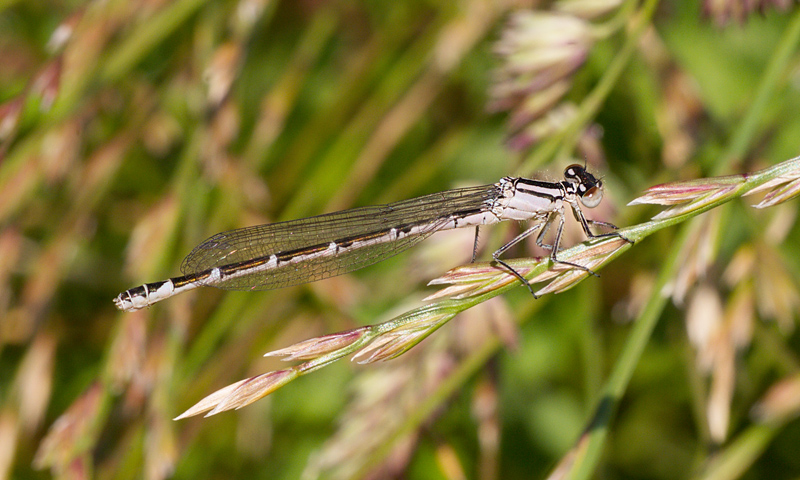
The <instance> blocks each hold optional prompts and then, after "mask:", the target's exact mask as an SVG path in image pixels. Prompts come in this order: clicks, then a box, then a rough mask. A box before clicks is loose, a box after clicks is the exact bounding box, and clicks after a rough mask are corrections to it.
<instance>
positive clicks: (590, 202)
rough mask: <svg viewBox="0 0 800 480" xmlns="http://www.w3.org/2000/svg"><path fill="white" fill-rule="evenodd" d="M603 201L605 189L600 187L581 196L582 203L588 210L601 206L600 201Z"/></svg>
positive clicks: (593, 188) (591, 189)
mask: <svg viewBox="0 0 800 480" xmlns="http://www.w3.org/2000/svg"><path fill="white" fill-rule="evenodd" d="M602 199H603V189H602V188H600V187H599V186H598V187H592V188H590V189H589V190H587V191H586V193H584V194H583V195H581V203H582V204H584V205H585V206H586V208H594V207H596V206H598V205H600V200H602Z"/></svg>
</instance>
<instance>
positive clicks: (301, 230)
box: [114, 165, 619, 311]
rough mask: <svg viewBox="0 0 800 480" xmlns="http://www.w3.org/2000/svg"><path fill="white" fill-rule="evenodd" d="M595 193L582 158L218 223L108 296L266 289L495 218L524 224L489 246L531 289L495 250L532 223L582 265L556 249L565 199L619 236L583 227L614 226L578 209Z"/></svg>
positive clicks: (367, 261)
mask: <svg viewBox="0 0 800 480" xmlns="http://www.w3.org/2000/svg"><path fill="white" fill-rule="evenodd" d="M602 198H603V185H602V182H601V181H600V180H599V179H597V178H595V177H594V176H593V175H592V174H591V173H589V172H587V171H586V169H585V167H583V166H581V165H570V166H569V167H567V168H566V169H565V170H564V180H562V181H559V182H546V181H540V180H531V179H528V178H522V177H505V178H503V179H501V180H500V181H499V182H497V183H495V184H492V185H484V186H480V187H468V188H462V189H457V190H448V191H444V192H440V193H434V194H431V195H425V196H423V197H417V198H413V199H410V200H403V201H400V202H395V203H390V204H387V205H379V206H374V207H364V208H356V209H352V210H345V211H341V212H335V213H328V214H325V215H319V216H316V217H310V218H304V219H300V220H291V221H287V222H279V223H272V224H267V225H257V226H253V227H246V228H240V229H237V230H231V231H228V232H223V233H218V234H216V235H214V236H212V237H211V238H209V239H208V240H206V241H205V242H203V243H201V244H200V245H198V246H197V247H195V248H194V250H192V252H191V253H190V254H189V255H188V256H187V257H186V258H185V259H184V261H183V264H182V266H181V270H182V271H183V276H180V277H175V278H170V279H169V280H164V281H161V282H155V283H148V284H145V285H141V286H139V287H136V288H132V289H130V290H127V291H125V292H123V293H120V294H119V295H118V296H117V297H116V298H115V299H114V303H115V304H116V305H117V308H119V309H120V310H126V311H133V310H138V309H140V308H144V307H147V306H150V305H152V304H154V303H156V302H159V301H161V300H164V299H166V298H169V297H171V296H173V295H176V294H178V293H181V292H184V291H187V290H192V289H194V288H197V287H200V286H210V287H217V288H222V289H226V290H271V289H276V288H283V287H288V286H291V285H298V284H302V283H306V282H313V281H316V280H322V279H325V278H329V277H333V276H336V275H341V274H344V273H348V272H352V271H354V270H357V269H359V268H362V267H365V266H367V265H371V264H373V263H376V262H379V261H381V260H384V259H386V258H389V257H391V256H393V255H396V254H398V253H400V252H401V251H403V250H405V249H407V248H409V247H411V246H412V245H415V244H416V243H417V242H420V241H422V240H423V239H425V238H426V237H428V235H430V234H432V233H434V232H437V231H440V230H449V229H453V228H463V227H476V240H477V228H479V227H480V226H482V225H491V224H494V223H498V222H502V221H505V220H519V221H531V222H532V223H533V224H532V226H531V227H530V228H528V229H527V230H525V231H524V232H522V233H521V234H519V235H517V236H516V237H515V238H514V239H513V240H511V241H510V242H508V243H507V244H505V245H504V246H502V247H500V248H499V249H498V250H497V251H495V252H494V253H493V254H492V258H493V259H494V261H495V262H496V263H497V264H499V265H500V266H501V267H502V268H504V269H506V270H508V271H509V272H511V273H512V274H514V275H515V276H516V277H517V278H518V279H519V280H520V281H521V282H522V283H523V284H524V285H526V286H527V287H528V289H529V290H530V291H531V293H533V289H532V288H531V286H530V285H529V284H528V282H527V280H525V278H523V277H522V276H521V275H520V274H519V273H517V272H516V271H515V270H514V269H513V268H511V267H510V266H509V265H508V264H506V263H505V262H504V261H503V260H502V259H501V258H500V255H502V254H503V253H504V252H505V251H506V250H508V249H509V248H511V247H512V246H513V245H515V244H517V243H518V242H520V241H521V240H523V239H525V238H526V237H528V236H530V235H531V234H533V233H534V232H536V231H538V232H539V234H538V235H537V237H536V243H537V244H538V245H539V246H542V247H544V248H546V249H549V250H550V259H551V260H552V262H553V263H561V264H568V265H571V266H573V267H577V268H581V269H584V270H585V267H582V266H580V265H577V264H573V263H569V262H565V261H562V260H559V259H558V251H559V247H560V243H561V236H562V232H563V229H564V223H565V214H564V213H565V210H566V208H567V207H569V208H571V209H572V211H573V213H574V214H575V218H577V219H578V221H579V222H580V224H581V227H582V228H583V231H584V232H585V234H586V236H587V237H589V238H597V237H604V236H619V234H617V233H615V232H611V233H603V234H595V233H593V232H592V231H591V229H590V228H589V226H590V225H600V226H603V227H607V228H609V229H616V228H617V227H615V226H614V225H612V224H609V223H605V222H597V221H593V220H589V219H587V218H586V217H585V216H584V214H583V211H582V210H581V205H583V206H584V207H587V208H594V207H596V206H597V205H598V204H599V203H600V201H601V200H602ZM553 225H556V231H555V235H554V240H553V243H552V244H551V245H548V244H545V243H544V238H545V235H546V234H547V232H548V231H549V229H550V228H551V226H553ZM473 260H474V258H473ZM591 273H593V272H591ZM534 296H535V295H534Z"/></svg>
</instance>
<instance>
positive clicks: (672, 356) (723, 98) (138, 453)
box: [0, 0, 800, 479]
mask: <svg viewBox="0 0 800 480" xmlns="http://www.w3.org/2000/svg"><path fill="white" fill-rule="evenodd" d="M748 5H749V7H746V6H745V4H740V3H739V2H722V1H718V2H712V1H709V2H707V3H705V4H700V3H695V2H662V3H658V2H655V1H650V2H647V3H643V4H639V3H638V2H631V1H628V2H626V3H623V4H620V5H618V4H617V2H609V3H608V4H603V3H602V2H586V1H584V0H582V1H578V0H572V1H565V2H557V3H555V4H545V5H533V4H532V3H531V2H515V1H510V0H509V1H503V0H499V1H484V0H464V1H458V2H449V1H441V2H439V1H414V0H409V1H405V0H404V1H398V2H353V1H346V0H343V1H336V0H334V1H328V2H325V1H310V0H307V1H299V2H272V1H269V0H241V1H239V2H202V1H197V0H177V1H174V2H169V1H164V0H151V1H147V2H121V1H117V0H110V1H106V2H92V3H81V2H47V1H33V2H18V1H14V0H9V1H5V2H0V478H15V479H35V478H50V477H57V478H150V479H159V478H169V477H173V478H301V477H302V478H317V477H322V478H409V479H438V478H441V479H461V478H486V479H491V478H502V479H516V478H543V477H547V476H548V475H549V474H553V475H556V476H557V475H558V472H559V471H558V470H555V471H554V469H556V467H557V466H563V465H564V464H565V462H566V463H567V464H568V463H569V462H570V460H571V459H574V458H578V459H580V458H582V455H584V454H585V452H584V451H582V450H581V448H582V447H581V445H582V444H581V442H580V439H581V438H582V437H581V435H582V433H583V432H584V430H585V429H587V428H588V427H589V425H590V422H592V418H593V414H594V413H593V412H595V409H596V408H597V406H598V402H599V401H600V400H601V391H602V389H603V388H604V385H605V382H606V379H607V378H608V376H609V372H610V371H611V370H612V369H614V368H615V367H616V366H619V365H618V364H617V362H618V359H619V355H620V351H621V350H622V348H623V345H625V344H626V342H628V341H629V340H630V339H629V335H630V333H631V330H632V324H634V323H635V322H636V321H637V320H638V319H640V318H641V316H642V306H643V305H644V304H645V303H646V302H647V301H648V299H654V298H664V297H669V298H670V301H669V302H668V303H667V304H666V305H665V306H664V307H663V308H662V309H660V310H659V311H658V312H657V315H658V316H659V320H658V325H657V327H656V329H655V331H654V332H653V334H652V336H651V337H650V338H648V339H647V340H646V342H647V343H646V348H645V350H644V352H643V354H642V355H641V358H638V359H637V360H636V361H635V363H633V364H631V365H629V366H630V368H635V371H634V374H633V377H632V379H631V382H630V384H629V385H628V386H627V389H626V390H625V394H624V396H623V397H622V398H620V399H618V400H619V403H618V405H617V407H618V408H617V409H616V415H615V416H613V418H612V419H611V420H610V421H609V422H608V423H607V424H604V425H605V428H607V431H606V433H607V436H606V437H605V438H604V439H603V441H602V446H601V452H600V454H599V457H598V460H595V461H594V463H592V464H591V466H590V467H589V473H588V474H586V472H584V475H588V476H591V477H596V478H610V479H633V478H637V479H639V478H641V479H651V478H657V479H661V478H663V479H674V478H694V477H698V478H796V477H797V476H798V475H800V456H798V455H797V451H798V445H800V424H798V422H797V421H796V420H794V418H795V416H796V414H797V412H798V411H800V406H798V404H800V379H799V377H798V376H799V374H798V372H800V358H798V347H800V344H798V336H797V333H796V328H795V323H796V321H797V317H798V312H797V310H798V305H800V293H799V292H800V291H799V289H798V287H799V286H800V285H798V279H800V255H799V254H798V252H799V249H798V245H800V227H798V224H797V221H796V217H797V201H794V202H789V203H787V204H784V205H782V206H778V207H775V208H772V209H768V210H763V211H761V210H759V211H756V210H754V209H751V208H749V207H747V206H746V204H745V203H743V202H740V201H736V202H733V203H732V204H730V205H726V206H724V207H722V208H719V209H717V210H715V211H714V212H711V213H709V214H705V215H704V216H703V217H701V218H700V219H698V221H696V222H692V223H690V224H687V225H686V226H685V227H684V228H682V229H678V228H675V229H669V230H665V231H662V232H659V233H658V234H657V235H654V236H653V237H651V238H649V239H647V240H646V241H644V242H641V244H637V245H635V246H634V248H633V249H631V251H630V252H629V253H627V254H625V255H623V256H622V257H621V258H619V259H617V260H616V261H615V262H614V263H612V264H611V265H609V266H608V267H607V268H604V269H603V270H602V272H600V273H601V275H602V277H601V278H591V279H589V280H587V281H584V282H582V283H581V284H580V285H578V286H577V287H576V288H574V289H572V290H570V291H568V292H565V293H560V294H558V295H548V296H545V297H543V298H541V299H539V300H534V299H533V298H532V297H531V296H530V294H529V293H528V292H527V290H526V289H525V288H518V289H516V290H515V291H513V292H512V293H510V294H508V295H504V296H502V297H498V298H495V299H493V300H491V301H489V302H486V303H484V304H481V305H479V306H478V307H475V308H473V309H471V310H469V311H467V312H465V313H463V314H461V315H458V316H457V317H456V318H454V319H453V320H452V321H450V323H449V324H448V325H446V326H445V327H443V328H442V329H441V330H440V331H438V332H436V333H435V334H434V335H432V336H431V337H430V338H428V339H426V340H425V341H424V342H423V343H422V344H420V345H419V346H417V347H415V348H414V349H413V350H411V351H410V352H408V353H407V354H405V355H404V356H402V357H400V358H398V359H396V360H393V361H391V362H386V363H380V364H373V365H366V366H360V365H357V364H356V363H354V362H347V361H343V362H338V363H335V364H333V365H330V366H328V367H326V368H324V369H321V370H319V371H317V372H314V373H313V374H310V375H307V376H304V377H303V378H301V379H299V380H297V381H296V382H292V383H290V384H289V385H287V386H285V387H283V388H282V389H280V390H278V391H277V392H275V393H274V394H272V395H270V396H268V397H267V398H265V399H263V400H260V401H259V402H256V403H255V404H253V405H250V406H247V407H245V408H243V409H241V410H238V411H235V412H225V413H221V414H219V415H216V416H213V417H211V418H208V419H204V418H202V417H194V418H190V419H187V420H181V421H177V422H175V421H173V420H172V418H174V417H175V416H177V415H179V414H180V413H182V412H183V411H185V410H186V409H187V408H189V407H190V406H191V405H193V404H194V403H196V402H197V401H199V400H200V399H202V398H203V397H205V396H206V395H208V394H210V393H212V392H213V391H215V390H216V389H218V388H222V387H224V386H226V385H228V384H231V383H234V382H236V381H239V380H241V379H243V378H247V377H251V376H254V375H258V374H261V373H264V372H268V371H270V370H275V369H279V368H282V367H281V365H282V364H281V363H280V362H278V361H277V360H272V359H264V358H262V355H263V354H264V353H266V352H268V351H271V350H275V349H278V348H283V347H286V346H289V345H291V344H293V343H295V342H299V341H302V340H305V339H307V338H311V337H313V336H317V335H324V334H328V333H334V332H338V331H342V330H347V329H350V328H354V327H357V326H361V325H367V324H375V323H379V322H381V321H385V320H388V319H390V318H391V317H393V316H394V315H397V314H399V313H401V312H403V311H406V310H409V309H411V308H415V307H418V306H420V305H423V302H422V298H423V297H424V296H425V295H428V294H430V293H432V291H433V288H432V287H425V283H426V282H427V281H428V280H430V279H432V278H435V277H437V276H439V275H441V274H442V273H444V272H445V271H447V270H448V269H449V268H452V267H455V266H458V265H462V264H465V263H467V262H468V261H469V259H470V255H471V249H472V237H471V235H472V232H471V231H467V232H460V233H453V234H450V233H447V234H444V233H443V234H441V235H436V236H434V237H432V238H431V239H429V240H427V241H426V242H425V243H424V244H423V245H422V246H420V247H417V248H416V249H414V250H413V251H411V252H406V253H403V254H401V255H399V256H397V257H394V258H392V259H390V260H387V261H385V262H382V263H380V264H378V265H375V266H372V267H368V268H366V269H364V270H362V271H359V272H357V273H355V274H351V275H346V276H343V277H336V278H332V279H329V280H325V281H322V282H317V283H314V284H309V285H304V286H299V287H291V288H287V289H282V290H277V291H269V292H223V291H220V290H216V289H211V288H203V289H199V290H196V291H194V292H192V293H188V294H185V295H181V296H178V297H175V298H173V299H169V300H168V301H165V302H163V303H161V304H158V305H157V306H154V307H152V308H149V309H146V310H143V311H139V312H136V313H121V312H118V311H116V310H115V308H114V305H113V303H112V301H111V300H112V298H113V297H114V296H116V295H117V294H118V293H119V292H120V291H123V290H125V289H127V288H131V287H134V286H136V285H139V284H141V283H143V282H151V281H156V280H161V279H164V278H168V277H170V276H176V275H178V274H180V263H181V259H182V258H183V257H184V256H185V255H186V254H187V253H188V252H189V251H190V250H191V249H192V248H193V247H194V246H195V245H197V244H198V243H200V242H201V241H202V240H204V239H205V238H207V237H208V236H210V235H212V234H214V233H216V232H220V231H223V230H228V229H232V228H237V227H242V226H248V225H255V224H260V223H269V222H272V221H278V220H287V219H293V218H302V217H306V216H311V215H316V214H320V213H324V212H329V211H335V210H340V209H345V208H351V207H355V206H363V205H371V204H380V203H386V202H392V201H396V200H402V199H406V198H411V197H413V196H417V195H422V194H426V193H432V192H436V191H441V190H445V189H449V188H455V187H459V186H465V185H475V184H485V183H493V182H496V181H497V180H498V179H499V178H500V177H502V176H504V175H531V174H534V172H537V174H539V175H543V176H544V177H545V178H549V179H558V178H560V176H561V172H562V171H563V168H564V167H565V166H566V165H567V164H568V163H570V162H572V161H575V160H574V159H578V160H577V161H579V162H583V161H584V160H585V161H586V162H587V163H588V164H589V168H590V170H591V171H593V172H595V173H597V174H598V175H602V176H603V177H604V178H603V180H604V183H605V185H606V188H607V191H606V198H605V199H604V203H603V205H602V206H601V207H600V208H598V209H596V210H597V212H595V211H592V212H588V216H590V217H591V218H597V219H603V220H606V221H613V222H614V223H616V224H618V225H633V224H636V223H639V222H644V221H646V220H647V219H648V218H649V217H650V216H652V215H653V214H655V212H657V210H656V209H649V208H644V207H626V206H625V205H626V203H627V202H628V201H630V200H632V199H633V198H635V197H636V196H638V195H639V193H640V192H641V191H642V190H643V189H645V188H647V187H648V186H651V185H653V184H656V183H660V182H665V181H670V180H676V179H689V178H697V177H702V176H710V175H719V174H729V173H740V172H746V171H751V170H755V169H758V168H762V167H764V166H767V165H772V164H775V163H778V162H780V161H782V160H785V159H788V158H791V157H794V156H796V155H797V154H798V150H799V149H798V144H799V142H798V140H797V139H798V138H800V115H798V113H797V112H800V91H799V90H798V86H800V68H799V67H800V55H799V54H798V36H799V35H800V34H799V33H798V32H800V12H798V11H797V10H796V9H791V10H789V11H783V10H782V9H780V8H777V7H776V6H774V5H772V4H771V3H770V2H763V3H762V2H759V3H757V4H748ZM753 6H755V7H758V8H759V9H761V10H763V13H762V14H759V15H753V16H749V15H748V14H747V13H748V12H747V11H746V10H747V8H750V7H753ZM593 8H598V9H600V11H599V12H589V10H591V9H593ZM534 9H536V10H540V11H542V12H549V13H543V14H542V15H545V17H542V18H544V19H550V18H551V17H547V15H560V16H570V17H575V18H583V20H580V22H582V23H581V25H583V27H584V28H586V30H585V32H587V35H588V36H587V37H573V38H572V40H575V38H578V43H577V44H569V45H568V46H569V48H567V51H568V52H571V54H570V55H569V56H567V57H566V58H563V59H560V60H559V61H555V62H554V64H553V65H554V71H555V73H553V72H550V73H553V75H555V77H556V78H555V79H551V80H553V81H552V82H551V83H550V84H549V85H556V84H557V86H558V88H561V87H562V86H563V87H564V89H563V90H562V91H560V93H559V94H556V93H553V90H550V93H551V94H552V95H553V96H551V97H549V98H550V101H546V102H544V104H542V108H541V111H540V112H537V114H532V113H531V114H530V115H527V114H526V112H528V113H530V111H531V110H535V109H534V108H533V106H532V104H534V103H535V102H536V101H541V99H542V98H543V97H542V96H541V95H543V94H540V93H538V91H537V89H536V88H534V87H532V86H531V87H530V88H528V86H527V85H529V84H528V83H525V82H526V80H531V77H530V71H527V72H526V71H525V69H524V68H522V67H520V68H516V67H519V65H521V64H523V65H527V66H526V67H525V68H529V69H530V68H533V69H535V68H536V65H538V64H537V62H538V61H545V60H543V59H548V58H549V59H550V60H549V61H553V59H552V58H551V57H549V56H548V54H549V53H550V52H553V56H554V57H558V56H559V55H560V54H561V53H559V52H562V50H559V48H561V47H563V46H564V45H563V44H560V43H558V42H559V41H561V40H560V37H559V35H562V36H567V37H568V36H569V32H567V31H564V32H561V31H559V29H558V28H556V29H555V32H547V33H548V35H552V36H553V37H556V38H555V40H552V39H551V40H547V39H548V38H552V37H547V36H546V35H545V33H543V32H540V31H537V30H536V29H533V30H532V31H530V32H527V34H528V35H529V36H530V38H529V39H528V40H527V41H528V42H529V43H531V44H532V46H531V50H529V51H524V50H523V51H520V52H517V53H516V54H512V55H510V54H509V53H508V52H505V51H503V48H502V47H501V46H500V44H499V43H498V42H499V39H500V38H506V39H507V40H508V35H512V36H513V33H510V32H512V31H513V30H514V28H519V25H517V26H516V27H515V25H514V22H513V21H510V20H509V19H510V18H513V17H514V15H517V14H518V13H515V12H520V11H530V10H534ZM556 12H561V13H556ZM522 36H524V35H522ZM569 39H570V38H567V40H569ZM511 41H512V43H513V38H512V39H511ZM581 42H583V43H581ZM523 43H524V41H523ZM576 45H577V49H573V47H575V46H576ZM568 61H575V62H576V63H573V64H572V65H571V67H569V68H566V67H565V68H566V70H558V67H559V66H562V65H564V63H559V62H568ZM531 65H533V66H531ZM526 74H527V75H528V76H526ZM509 75H511V78H512V80H513V81H514V82H517V87H519V88H520V90H519V91H516V92H515V93H514V94H513V95H512V94H509V93H508V92H507V91H505V90H503V88H502V87H501V83H502V79H506V80H508V79H509ZM516 75H519V77H517V76H516ZM555 80H558V81H560V82H561V83H558V82H556V81H555ZM520 85H522V86H521V87H520ZM537 95H539V96H537ZM526 99H527V101H528V103H527V104H526V103H525V102H526ZM520 105H522V107H520ZM561 107H563V108H561ZM526 108H527V109H528V110H526ZM509 111H510V113H509ZM549 112H552V113H553V114H552V115H549V116H548V113H549ZM559 112H561V113H562V114H563V113H564V112H567V113H566V116H563V115H562V116H559V115H557V114H558V113H559ZM539 172H541V173H539ZM519 231H520V230H519V226H517V225H503V226H497V227H494V228H492V229H487V230H486V231H485V232H482V235H481V243H482V246H483V249H482V253H481V258H483V259H486V258H489V257H490V252H491V251H493V250H494V249H496V248H498V247H499V246H500V245H502V243H504V241H507V240H508V239H510V238H512V237H513V235H515V234H516V233H518V232H519ZM680 232H682V233H680ZM579 233H580V232H577V233H576V234H574V235H570V236H569V238H570V239H569V241H568V243H570V244H574V243H577V242H580V241H582V240H583V237H582V236H581V235H580V234H579ZM678 248H680V250H679V255H678V258H679V259H680V265H678V266H677V271H678V273H677V274H676V275H674V276H671V277H670V278H669V282H668V288H667V289H666V290H664V291H658V290H654V288H653V285H654V284H656V280H655V279H656V277H657V276H658V275H659V273H660V272H662V271H663V270H662V269H663V268H664V264H665V262H666V260H667V257H668V252H670V251H671V249H678ZM530 255H542V252H541V251H536V250H534V249H526V248H516V249H515V250H514V251H513V252H511V253H510V254H509V255H508V257H509V258H512V257H514V256H520V257H522V256H530ZM450 392H452V394H451V393H450ZM426 402H427V403H426Z"/></svg>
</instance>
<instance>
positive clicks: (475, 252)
mask: <svg viewBox="0 0 800 480" xmlns="http://www.w3.org/2000/svg"><path fill="white" fill-rule="evenodd" d="M480 228H481V227H480V226H479V225H475V243H473V244H472V260H471V261H470V262H469V263H475V259H476V258H477V257H478V230H480Z"/></svg>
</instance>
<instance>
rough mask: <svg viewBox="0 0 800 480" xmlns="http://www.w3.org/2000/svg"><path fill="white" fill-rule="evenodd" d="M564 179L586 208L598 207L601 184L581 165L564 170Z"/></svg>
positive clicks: (601, 197) (601, 195) (601, 189)
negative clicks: (571, 186)
mask: <svg viewBox="0 0 800 480" xmlns="http://www.w3.org/2000/svg"><path fill="white" fill-rule="evenodd" d="M564 179H565V180H566V181H567V182H568V183H570V184H572V185H573V187H574V188H575V193H576V194H577V195H578V198H580V199H581V203H582V204H583V205H584V206H585V207H586V208H594V207H596V206H598V205H600V201H601V200H602V199H603V182H601V181H600V180H598V179H597V178H595V176H594V175H592V174H591V173H589V172H587V171H586V168H585V167H584V166H583V165H578V164H574V165H570V166H569V167H567V168H566V169H565V170H564Z"/></svg>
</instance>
